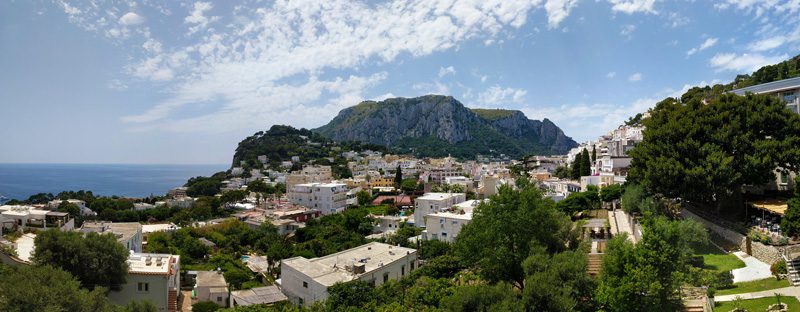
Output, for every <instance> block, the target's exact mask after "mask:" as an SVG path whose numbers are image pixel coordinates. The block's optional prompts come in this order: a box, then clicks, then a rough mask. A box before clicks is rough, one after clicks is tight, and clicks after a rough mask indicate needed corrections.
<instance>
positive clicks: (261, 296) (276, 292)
mask: <svg viewBox="0 0 800 312" xmlns="http://www.w3.org/2000/svg"><path fill="white" fill-rule="evenodd" d="M231 297H232V298H233V301H234V302H235V303H236V305H240V306H249V305H254V304H271V303H275V302H280V301H285V300H289V298H287V297H286V295H284V294H283V292H281V290H280V288H278V286H274V285H273V286H266V287H258V288H251V289H245V290H235V291H232V292H231Z"/></svg>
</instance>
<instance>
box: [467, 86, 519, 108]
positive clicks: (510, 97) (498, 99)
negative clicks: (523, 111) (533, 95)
mask: <svg viewBox="0 0 800 312" xmlns="http://www.w3.org/2000/svg"><path fill="white" fill-rule="evenodd" d="M526 94H528V91H526V90H523V89H514V88H502V87H500V86H498V85H494V86H492V87H490V88H488V89H486V90H485V91H483V92H481V93H478V98H477V100H476V102H477V103H476V104H478V105H481V106H489V107H495V106H499V105H503V104H510V103H513V104H521V103H522V102H523V101H524V100H525V95H526Z"/></svg>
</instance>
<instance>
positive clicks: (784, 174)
mask: <svg viewBox="0 0 800 312" xmlns="http://www.w3.org/2000/svg"><path fill="white" fill-rule="evenodd" d="M780 182H781V184H782V185H787V184H789V173H787V172H785V171H782V172H781V181H780Z"/></svg>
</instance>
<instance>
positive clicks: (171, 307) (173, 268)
mask: <svg viewBox="0 0 800 312" xmlns="http://www.w3.org/2000/svg"><path fill="white" fill-rule="evenodd" d="M180 272H181V267H180V256H177V255H167V254H141V253H133V254H131V255H130V256H129V257H128V277H127V279H126V284H125V285H122V288H121V289H120V290H118V291H109V293H108V298H109V299H111V301H113V302H114V303H116V304H119V305H126V304H128V303H129V302H132V301H142V300H149V301H150V302H152V303H153V304H155V305H156V308H157V309H158V311H169V312H174V311H178V295H179V294H180V289H181V284H180V283H181V279H180ZM187 300H188V299H187Z"/></svg>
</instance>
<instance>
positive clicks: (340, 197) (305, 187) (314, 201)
mask: <svg viewBox="0 0 800 312" xmlns="http://www.w3.org/2000/svg"><path fill="white" fill-rule="evenodd" d="M287 195H288V197H289V201H290V202H291V203H293V204H296V205H300V206H305V207H308V208H311V209H316V210H319V211H320V212H322V214H324V215H327V214H332V213H338V212H342V211H344V209H345V207H347V185H346V184H342V183H303V184H295V185H294V186H293V187H292V188H291V189H289V190H288V194H287Z"/></svg>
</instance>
